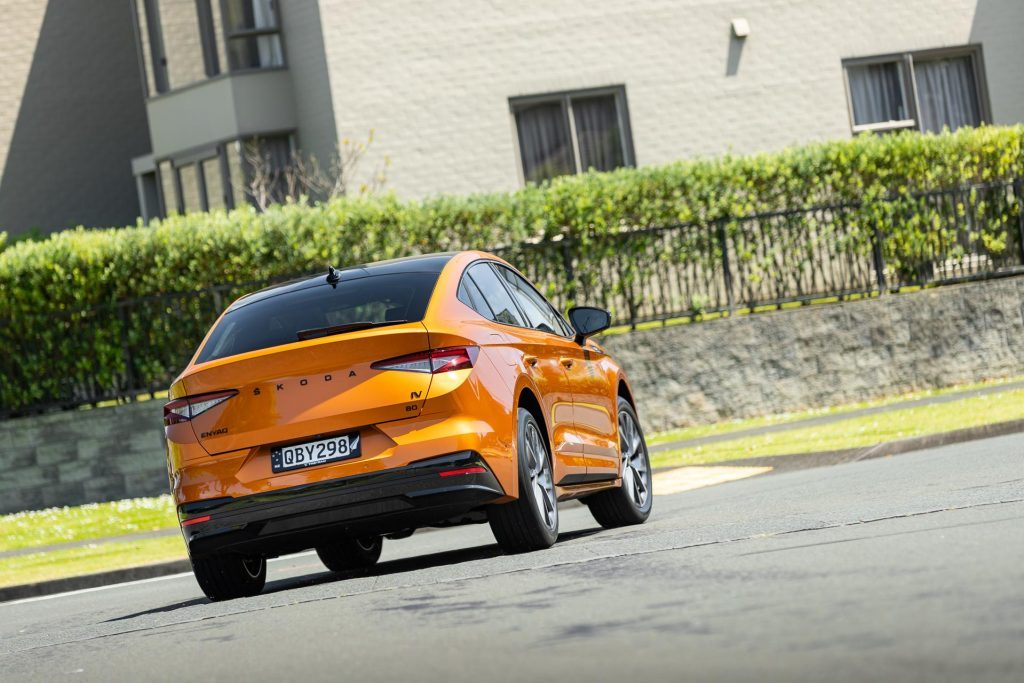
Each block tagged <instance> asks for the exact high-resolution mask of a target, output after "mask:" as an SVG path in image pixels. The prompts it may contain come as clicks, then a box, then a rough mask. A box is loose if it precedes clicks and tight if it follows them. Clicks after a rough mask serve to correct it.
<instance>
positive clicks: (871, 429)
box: [651, 389, 1024, 467]
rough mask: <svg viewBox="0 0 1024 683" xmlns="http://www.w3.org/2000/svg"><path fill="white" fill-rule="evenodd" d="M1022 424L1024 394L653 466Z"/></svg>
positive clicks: (896, 413) (868, 419)
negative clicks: (1013, 421)
mask: <svg viewBox="0 0 1024 683" xmlns="http://www.w3.org/2000/svg"><path fill="white" fill-rule="evenodd" d="M1019 419H1024V390H1020V389H1018V390H1015V391H1006V392H999V393H996V394H988V395H984V396H974V397H970V398H964V399H961V400H958V401H950V402H949V403H938V404H933V405H924V406H918V407H915V408H903V409H897V410H893V411H891V412H884V413H877V414H875V415H867V416H863V417H852V418H850V419H847V420H839V421H837V422H832V423H829V424H825V425H815V426H813V427H796V428H793V429H788V430H785V431H780V432H773V433H770V434H761V435H759V436H750V437H740V438H736V439H728V440H725V441H719V442H716V443H712V444H706V445H704V446H694V447H691V448H681V449H674V450H668V451H663V452H661V453H655V454H653V455H652V458H651V461H652V464H653V465H654V467H671V466H680V465H706V464H710V463H716V462H725V461H728V460H742V459H744V458H757V457H765V456H773V455H793V454H797V453H816V452H820V451H837V450H843V449H847V448H861V447H866V446H873V445H875V444H880V443H885V442H887V441H895V440H897V439H906V438H910V437H915V436H924V435H927V434H938V433H941V432H950V431H954V430H957V429H966V428H968V427H979V426H982V425H987V424H996V423H998V422H1008V421H1010V420H1019ZM684 438H685V437H684Z"/></svg>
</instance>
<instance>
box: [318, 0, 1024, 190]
mask: <svg viewBox="0 0 1024 683" xmlns="http://www.w3.org/2000/svg"><path fill="white" fill-rule="evenodd" d="M321 15H322V22H323V28H324V41H325V44H326V45H325V47H326V53H327V63H328V68H329V71H330V90H331V96H332V101H333V104H334V116H335V118H336V121H337V129H338V133H339V135H341V136H346V135H351V136H354V137H360V136H365V132H366V131H367V130H368V129H369V128H375V129H376V132H377V140H378V142H377V143H376V145H375V152H376V153H377V154H384V153H388V154H390V155H391V156H392V158H393V162H394V164H393V167H392V169H391V172H390V174H389V175H390V183H389V184H390V186H391V187H392V188H393V189H395V190H396V191H397V192H398V193H399V194H401V195H405V196H418V195H425V194H430V193H435V192H457V193H463V192H475V191H489V190H509V189H513V188H515V187H518V186H519V185H520V183H521V181H520V179H519V170H518V166H519V162H518V159H517V158H516V155H515V151H514V138H515V132H514V127H513V125H512V120H511V116H510V114H509V109H508V98H509V97H511V96H516V95H529V94H538V93H544V92H549V91H558V90H568V89H575V88H587V87H595V86H603V85H613V84H625V86H626V91H627V97H628V104H629V111H630V119H631V123H632V128H633V141H634V146H635V151H636V158H637V161H638V163H639V164H657V163H664V162H668V161H672V160H675V159H680V158H689V157H695V156H701V155H718V154H722V153H724V152H726V151H729V150H732V151H734V152H737V153H746V152H753V151H758V150H770V149H778V148H781V147H785V146H787V145H792V144H798V143H802V142H807V141H810V140H821V139H829V138H842V137H849V135H850V121H849V115H848V113H847V107H846V95H845V88H844V84H843V74H842V67H841V60H842V59H843V58H847V57H856V56H867V55H874V54H882V53H888V52H899V51H904V50H917V49H927V48H936V47H946V46H956V45H965V44H969V43H981V44H983V49H984V56H985V64H986V67H987V73H988V77H987V81H988V85H989V91H990V99H991V104H992V111H993V114H994V118H995V121H996V122H997V123H1011V122H1017V121H1021V120H1024V1H1022V0H899V2H894V1H893V0H747V1H746V2H731V1H724V2H723V1H720V0H518V1H517V2H513V3H501V2H474V3H466V2H460V1H457V0H436V1H435V2H430V3H424V2H419V1H416V0H390V1H389V2H373V3H370V2H360V1H358V0H321ZM740 16H742V17H746V18H747V19H748V20H749V21H750V25H751V29H752V32H751V35H750V37H749V38H748V39H747V40H746V41H745V44H744V45H743V49H742V52H741V54H740V59H739V63H738V70H737V72H736V74H735V75H731V76H730V75H726V69H727V62H728V57H729V50H730V41H731V37H730V20H731V19H732V18H734V17H740ZM372 165H373V160H372V159H371V160H369V161H368V162H367V164H366V166H367V167H369V166H372Z"/></svg>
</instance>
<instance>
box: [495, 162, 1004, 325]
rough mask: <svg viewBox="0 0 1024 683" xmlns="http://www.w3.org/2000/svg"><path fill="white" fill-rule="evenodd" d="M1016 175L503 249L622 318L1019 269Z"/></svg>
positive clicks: (562, 291)
mask: <svg viewBox="0 0 1024 683" xmlns="http://www.w3.org/2000/svg"><path fill="white" fill-rule="evenodd" d="M1022 195H1024V193H1022V181H1021V180H1017V181H1014V182H1002V183H991V184H984V185H971V186H964V187H957V188H953V189H946V190H938V191H935V192H928V193H921V194H914V195H901V196H898V197H888V198H882V199H879V200H876V201H873V202H865V203H851V204H844V205H835V206H822V207H813V208H808V209H795V210H790V211H778V212H773V213H763V214H755V215H750V216H744V217H741V218H731V219H721V220H716V221H712V222H710V223H708V224H685V225H675V226H668V227H658V228H647V229H640V230H624V231H622V232H617V233H612V234H605V235H601V236H593V237H588V238H587V239H586V241H585V242H581V241H580V240H574V239H564V240H558V241H548V242H539V243H535V244H521V245H517V246H516V247H514V248H511V249H506V250H503V252H502V255H503V256H505V258H507V259H508V260H510V261H511V262H513V263H515V264H516V265H517V266H519V267H520V269H522V270H523V272H524V273H525V274H526V275H527V276H529V277H530V278H531V279H532V280H533V281H535V282H537V283H541V284H542V285H543V284H547V285H548V287H547V290H546V292H545V293H546V294H548V295H549V296H550V298H551V299H552V301H553V302H555V303H556V304H557V305H558V306H560V307H563V308H564V307H566V306H568V305H570V304H571V303H572V302H576V301H580V302H587V303H591V304H595V305H600V306H603V307H605V308H607V309H609V310H610V311H612V313H613V316H614V318H615V320H616V321H617V322H618V323H620V324H628V325H631V326H636V325H637V324H638V323H642V322H649V321H657V320H668V319H673V318H683V317H695V316H699V315H707V314H710V313H723V312H733V311H735V310H737V309H751V310H761V309H763V308H771V307H777V306H781V305H783V304H786V303H793V302H804V303H806V302H811V301H815V300H823V299H827V298H838V299H845V298H849V297H852V296H858V295H864V294H871V293H880V292H882V293H884V292H892V291H895V290H899V289H901V288H904V287H910V286H926V285H940V284H952V283H956V282H964V281H969V280H975V279H985V278H990V277H1004V276H1008V275H1014V274H1018V273H1024V210H1022V209H1024V196H1022Z"/></svg>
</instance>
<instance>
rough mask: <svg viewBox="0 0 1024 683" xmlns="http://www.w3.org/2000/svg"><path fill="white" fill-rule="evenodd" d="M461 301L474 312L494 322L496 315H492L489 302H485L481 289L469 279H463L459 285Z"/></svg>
mask: <svg viewBox="0 0 1024 683" xmlns="http://www.w3.org/2000/svg"><path fill="white" fill-rule="evenodd" d="M458 297H459V301H461V302H462V303H464V304H466V305H467V306H469V307H470V308H472V309H473V310H474V311H476V312H477V313H479V314H480V315H482V316H483V317H485V318H487V319H488V320H494V314H493V313H491V309H490V307H489V306H488V305H487V302H486V301H484V295H483V294H481V293H480V289H479V288H478V287H477V286H476V285H475V284H474V283H473V281H472V280H471V279H470V278H468V277H464V278H462V282H460V283H459V294H458Z"/></svg>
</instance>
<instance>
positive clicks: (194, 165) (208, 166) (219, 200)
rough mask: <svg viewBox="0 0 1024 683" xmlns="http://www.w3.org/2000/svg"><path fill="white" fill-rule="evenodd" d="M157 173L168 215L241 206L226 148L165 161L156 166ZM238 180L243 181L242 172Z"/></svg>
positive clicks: (216, 148) (220, 147)
mask: <svg viewBox="0 0 1024 683" xmlns="http://www.w3.org/2000/svg"><path fill="white" fill-rule="evenodd" d="M157 173H158V174H159V176H160V187H161V189H162V192H163V204H164V210H165V215H166V214H168V213H179V214H181V213H193V212H196V211H213V210H216V209H231V208H233V207H234V206H235V205H236V204H237V203H238V202H237V195H236V193H235V192H234V186H233V184H232V172H231V168H230V159H229V154H228V148H227V147H225V146H219V147H215V148H213V149H207V150H204V151H202V152H199V153H197V154H191V155H189V156H186V157H180V158H176V159H174V160H168V161H162V162H160V163H159V164H158V165H157ZM235 180H237V181H239V182H240V181H241V180H242V178H241V173H239V174H238V177H236V178H235ZM239 192H242V190H241V188H240V190H239ZM243 201H244V200H243Z"/></svg>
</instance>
